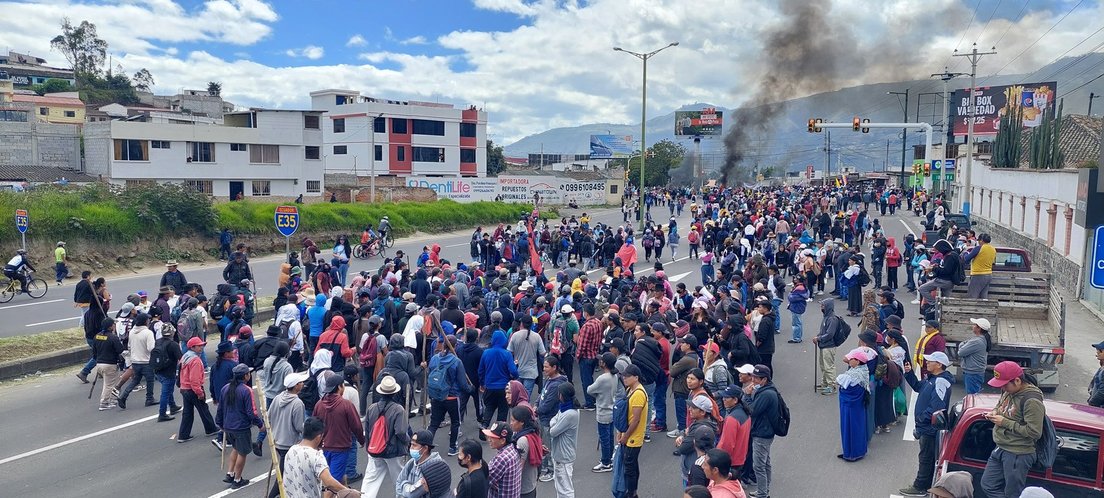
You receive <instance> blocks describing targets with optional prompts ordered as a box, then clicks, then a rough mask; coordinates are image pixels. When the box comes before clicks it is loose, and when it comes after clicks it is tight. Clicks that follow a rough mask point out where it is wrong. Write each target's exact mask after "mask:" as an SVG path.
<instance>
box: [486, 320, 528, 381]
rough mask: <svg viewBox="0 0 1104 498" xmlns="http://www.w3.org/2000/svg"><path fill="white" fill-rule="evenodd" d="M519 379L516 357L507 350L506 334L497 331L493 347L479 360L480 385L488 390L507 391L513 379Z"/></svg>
mask: <svg viewBox="0 0 1104 498" xmlns="http://www.w3.org/2000/svg"><path fill="white" fill-rule="evenodd" d="M516 378H518V371H517V365H516V364H514V356H513V355H512V354H510V352H509V351H507V350H506V333H504V332H502V331H501V330H496V331H495V333H494V335H492V336H491V347H489V348H487V350H486V351H483V357H482V358H480V359H479V384H480V385H482V386H483V387H485V388H487V389H505V388H506V385H507V384H509V383H510V380H511V379H516Z"/></svg>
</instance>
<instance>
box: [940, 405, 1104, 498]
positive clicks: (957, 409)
mask: <svg viewBox="0 0 1104 498" xmlns="http://www.w3.org/2000/svg"><path fill="white" fill-rule="evenodd" d="M999 399H1000V397H999V396H998V395H995V394H972V395H968V396H966V397H965V398H963V400H962V401H959V402H958V403H956V404H954V405H953V406H952V407H951V409H950V410H949V413H948V414H947V416H946V417H945V419H944V420H945V422H944V427H942V431H941V434H940V437H939V449H938V453H937V454H938V457H937V459H936V478H938V477H939V476H940V475H942V474H944V473H947V472H954V471H958V470H963V471H966V472H969V473H970V474H971V475H972V476H973V477H974V489H975V490H977V491H980V490H981V474H982V472H983V471H984V470H985V462H986V461H987V460H988V459H989V454H990V453H992V452H993V449H994V448H995V447H996V444H995V443H993V423H992V422H990V421H988V420H986V418H985V414H986V413H989V412H990V411H992V410H993V407H994V406H996V404H997V400H999ZM1043 404H1044V406H1045V407H1046V412H1047V415H1048V416H1049V417H1050V419H1051V420H1052V421H1053V422H1054V428H1055V430H1056V431H1057V433H1058V437H1059V439H1061V442H1060V444H1059V447H1058V457H1057V459H1056V460H1055V461H1054V467H1052V468H1049V469H1043V468H1042V467H1040V466H1039V465H1035V466H1034V467H1032V469H1031V470H1030V471H1029V472H1028V477H1027V485H1028V486H1039V487H1042V488H1045V489H1047V490H1048V491H1050V492H1051V493H1053V494H1054V496H1060V497H1062V498H1081V497H1095V498H1100V497H1104V482H1102V480H1104V477H1102V471H1101V469H1104V453H1101V451H1100V438H1101V437H1102V436H1104V408H1095V407H1092V406H1089V405H1084V404H1080V403H1065V402H1061V401H1053V400H1045V401H1044V402H1043ZM977 491H975V493H974V495H975V496H980V495H979V494H978V493H977Z"/></svg>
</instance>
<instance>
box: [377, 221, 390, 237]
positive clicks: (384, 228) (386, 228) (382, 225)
mask: <svg viewBox="0 0 1104 498" xmlns="http://www.w3.org/2000/svg"><path fill="white" fill-rule="evenodd" d="M390 233H391V219H390V218H388V217H387V216H384V217H383V219H381V220H380V222H379V236H380V240H381V241H382V240H384V239H386V238H387V236H388V235H389V234H390Z"/></svg>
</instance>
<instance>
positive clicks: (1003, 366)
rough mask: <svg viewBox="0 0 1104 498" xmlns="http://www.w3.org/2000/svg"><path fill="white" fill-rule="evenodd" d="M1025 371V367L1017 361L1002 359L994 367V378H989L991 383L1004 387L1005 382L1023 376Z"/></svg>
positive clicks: (991, 384) (994, 385)
mask: <svg viewBox="0 0 1104 498" xmlns="http://www.w3.org/2000/svg"><path fill="white" fill-rule="evenodd" d="M1023 373H1024V371H1023V368H1022V367H1020V365H1018V364H1017V363H1016V362H1014V361H1002V362H1000V363H997V366H995V367H993V378H992V379H989V385H990V386H993V387H997V388H1000V387H1004V385H1005V384H1007V383H1009V382H1012V380H1013V379H1016V378H1018V377H1020V376H1022V375H1023Z"/></svg>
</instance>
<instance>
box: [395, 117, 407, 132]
mask: <svg viewBox="0 0 1104 498" xmlns="http://www.w3.org/2000/svg"><path fill="white" fill-rule="evenodd" d="M391 132H392V133H394V134H396V135H406V120H405V119H397V118H391Z"/></svg>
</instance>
